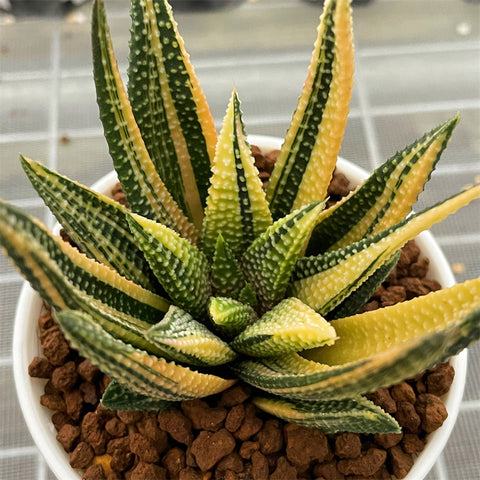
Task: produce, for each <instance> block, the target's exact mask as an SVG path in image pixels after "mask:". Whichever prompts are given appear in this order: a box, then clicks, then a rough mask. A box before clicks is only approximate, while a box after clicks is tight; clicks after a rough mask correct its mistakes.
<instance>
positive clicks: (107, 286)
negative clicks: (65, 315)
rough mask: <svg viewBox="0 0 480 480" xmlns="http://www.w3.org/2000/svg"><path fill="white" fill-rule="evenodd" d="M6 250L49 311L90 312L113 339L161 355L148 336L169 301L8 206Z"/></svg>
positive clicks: (1, 228)
mask: <svg viewBox="0 0 480 480" xmlns="http://www.w3.org/2000/svg"><path fill="white" fill-rule="evenodd" d="M0 245H2V246H3V247H4V249H5V251H6V253H7V255H9V256H10V257H11V259H12V261H13V262H14V264H15V265H16V266H17V268H18V269H19V270H20V272H21V273H22V274H23V275H24V277H25V278H26V279H27V280H28V281H29V282H30V284H31V285H32V287H33V288H34V289H35V290H36V291H37V292H38V293H39V294H40V296H41V297H42V298H43V299H44V300H45V301H46V302H47V303H48V304H49V305H52V306H54V307H55V308H57V309H66V308H69V309H83V310H86V311H88V312H89V313H90V314H91V315H92V316H94V317H95V319H96V321H98V322H99V323H100V324H101V325H102V326H104V328H106V329H107V330H108V331H110V332H111V333H112V334H113V335H115V336H117V337H120V338H123V339H124V340H125V341H129V342H131V343H133V344H134V345H137V346H138V347H139V348H144V349H146V350H149V351H153V352H155V353H160V351H159V349H158V348H157V347H155V346H154V345H152V344H151V343H150V342H148V341H147V340H146V339H145V338H144V332H145V331H146V329H148V328H149V327H150V325H151V324H153V323H156V322H158V320H159V319H160V318H162V317H163V315H164V313H165V312H166V311H167V310H168V307H169V303H168V301H166V300H165V299H163V298H162V297H159V296H158V295H156V294H154V293H152V292H150V291H148V290H145V289H144V288H142V287H140V286H138V285H136V284H134V283H133V282H131V281H128V280H126V279H125V278H124V277H122V276H120V275H119V274H118V273H117V272H115V271H114V270H112V269H110V268H108V267H106V266H104V265H102V264H100V263H98V262H96V261H95V260H92V259H90V258H88V257H86V256H85V255H84V254H82V253H80V252H79V251H78V250H77V249H76V248H74V247H71V246H70V245H69V244H67V243H65V242H64V241H63V240H61V239H60V238H59V237H54V236H53V235H52V234H51V233H50V232H49V231H48V230H47V229H46V227H45V226H44V225H42V224H41V223H40V222H38V221H37V220H35V219H33V218H31V217H29V216H28V215H26V214H25V213H23V212H22V211H20V210H18V209H16V208H15V207H13V206H10V205H8V204H4V203H3V202H2V201H0Z"/></svg>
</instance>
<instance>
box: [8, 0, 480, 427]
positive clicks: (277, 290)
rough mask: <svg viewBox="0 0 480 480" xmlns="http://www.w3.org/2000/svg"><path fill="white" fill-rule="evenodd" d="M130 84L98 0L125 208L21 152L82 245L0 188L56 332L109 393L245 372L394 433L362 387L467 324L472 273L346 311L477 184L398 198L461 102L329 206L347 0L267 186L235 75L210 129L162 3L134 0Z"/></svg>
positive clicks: (140, 394)
mask: <svg viewBox="0 0 480 480" xmlns="http://www.w3.org/2000/svg"><path fill="white" fill-rule="evenodd" d="M131 17H132V27H131V43H130V58H129V68H128V78H129V81H128V88H125V87H124V86H123V83H122V80H121V75H120V72H119V69H118V67H117V63H116V60H115V57H114V52H113V47H112V43H111V38H110V34H109V29H108V25H107V21H106V13H105V8H104V5H103V3H102V1H101V0H96V1H95V3H94V5H93V21H92V42H93V63H94V79H95V85H96V90H97V101H98V106H99V109H100V117H101V120H102V123H103V126H104V131H105V137H106V140H107V143H108V146H109V150H110V154H111V157H112V159H113V163H114V167H115V170H116V171H117V173H118V178H119V181H120V183H121V185H122V188H123V191H124V192H125V195H126V198H127V199H128V203H129V206H130V208H126V207H125V206H123V205H121V204H120V203H117V202H116V201H114V200H112V199H111V198H110V197H108V196H107V195H104V194H102V193H96V192H94V191H92V190H91V189H89V188H87V187H85V186H82V185H80V184H78V183H76V182H74V181H72V180H69V179H68V178H66V177H64V176H62V175H60V174H59V173H56V172H54V171H51V170H49V169H48V168H46V167H45V166H42V165H41V164H40V163H38V162H35V161H33V160H30V159H28V158H25V157H23V156H21V158H20V161H21V165H22V167H23V168H24V170H25V172H26V174H27V176H28V178H29V179H30V181H31V182H32V184H33V186H34V187H35V189H36V190H37V191H38V193H39V195H40V196H41V197H42V198H43V199H44V201H45V203H46V204H47V205H48V207H49V208H50V209H51V211H52V212H53V214H54V215H55V216H56V218H57V219H58V221H59V222H60V223H61V224H62V226H63V228H64V229H65V230H66V232H67V233H68V235H69V236H70V237H71V238H72V239H73V241H74V242H75V244H76V247H75V246H71V245H70V244H68V243H66V242H64V241H62V240H61V239H60V237H58V236H55V235H53V234H52V233H50V232H49V231H48V230H47V228H46V227H45V226H44V225H42V224H40V222H38V221H37V220H35V219H33V218H31V217H29V216H28V215H27V214H25V213H24V212H22V211H21V210H19V209H17V208H15V207H13V206H11V205H9V204H7V203H5V202H3V201H2V202H1V203H0V243H1V245H2V246H3V249H4V251H5V252H6V254H7V255H8V256H10V257H11V259H12V260H13V262H14V263H15V264H16V266H17V267H18V268H19V270H20V271H21V272H22V273H23V275H24V276H25V277H26V278H27V280H28V281H29V282H30V283H31V285H32V286H33V287H34V288H35V289H36V290H37V291H38V292H39V294H40V295H41V297H42V298H43V299H44V300H45V301H46V302H47V303H48V304H50V305H52V306H53V307H54V311H55V316H56V319H57V321H58V323H59V324H60V326H61V328H62V330H63V332H64V333H65V335H66V337H67V338H68V339H69V340H70V342H71V343H72V345H73V346H74V347H76V348H78V350H79V352H80V353H81V354H82V355H83V356H86V357H88V358H90V360H91V361H92V362H93V363H94V364H96V365H97V366H98V367H99V368H100V369H101V370H102V371H103V372H104V373H106V374H107V375H109V376H110V377H111V379H112V383H111V384H110V385H109V387H108V388H107V390H106V391H105V394H104V396H103V399H102V402H103V403H104V405H105V406H107V407H110V408H117V409H147V410H158V409H161V408H165V407H168V406H170V405H171V404H172V402H178V401H181V400H184V399H192V398H197V397H204V396H208V395H212V394H216V393H218V392H221V391H223V390H225V389H227V388H228V387H230V386H231V385H233V384H234V383H235V382H238V381H243V382H246V383H248V384H250V385H252V386H253V387H254V391H255V397H254V403H255V404H256V405H257V406H258V407H259V408H261V409H263V410H265V411H266V412H269V413H271V414H273V415H276V416H278V417H280V418H283V419H287V420H289V421H293V422H297V423H299V424H303V425H308V426H315V427H318V428H321V429H322V430H324V431H325V432H336V431H353V432H367V433H368V432H382V433H387V432H398V431H399V430H400V427H399V425H398V424H397V422H396V421H395V419H394V418H393V417H391V416H390V415H388V414H387V413H385V412H384V411H383V410H382V409H381V408H379V407H377V406H376V405H374V404H373V403H372V402H370V401H369V400H367V399H366V398H365V397H364V396H362V394H365V393H367V392H370V391H373V390H376V389H378V388H380V387H385V386H389V385H391V384H393V383H395V382H398V381H401V380H403V379H405V378H408V377H410V376H413V375H415V374H417V373H418V372H420V371H422V370H424V369H426V368H428V367H430V366H432V365H434V364H436V363H438V362H441V361H444V360H445V359H447V358H449V357H450V356H451V355H454V354H456V353H458V352H459V351H460V350H462V349H463V348H464V347H466V346H468V345H469V344H471V343H472V342H474V341H476V340H478V338H479V336H480V278H477V279H474V280H470V281H467V282H465V283H463V284H458V285H456V286H454V287H451V288H448V289H444V290H441V291H437V292H433V293H430V294H428V295H425V296H423V297H419V298H415V299H413V300H409V301H406V302H403V303H401V304H397V305H395V306H392V307H386V308H383V309H379V310H376V311H372V312H364V313H360V314H359V313H357V312H358V311H359V310H360V308H361V307H362V305H363V304H364V303H365V302H366V301H367V300H368V299H369V298H370V296H371V294H372V292H373V291H374V290H375V289H376V288H377V287H378V285H379V284H380V283H381V282H382V281H383V280H384V279H385V277H386V276H387V275H388V274H389V272H390V271H391V269H392V268H393V267H394V265H395V264H396V262H397V260H398V258H399V251H400V249H401V248H402V246H403V245H404V244H405V243H406V242H407V241H409V240H411V239H413V238H414V237H415V236H416V235H417V234H418V233H420V232H421V231H422V230H425V229H428V228H429V227H430V226H431V225H433V224H434V223H436V222H438V221H441V220H442V219H443V218H445V217H446V216H447V215H449V214H451V213H453V212H454V211H456V210H457V209H458V208H460V207H462V206H464V205H466V204H467V203H469V202H470V201H471V200H473V199H475V198H477V197H479V196H480V186H479V185H477V186H473V187H471V188H469V189H468V190H465V191H462V192H461V193H459V194H457V195H455V196H453V197H451V198H449V199H447V200H445V201H443V202H441V203H438V204H436V205H434V206H432V207H430V208H427V209H426V210H424V211H422V212H419V213H415V214H411V209H412V205H413V204H414V203H415V202H416V199H417V197H418V195H419V193H420V192H421V191H422V190H423V187H424V184H425V183H426V182H427V181H428V180H429V178H430V175H431V172H432V171H433V169H434V168H435V166H436V163H437V161H438V160H439V158H440V155H441V153H442V152H443V150H444V149H445V147H446V145H447V143H448V141H449V139H450V136H451V134H452V132H453V129H454V128H455V126H456V124H457V122H458V120H459V117H458V116H455V117H454V118H452V119H450V120H448V121H446V122H445V123H443V124H441V125H439V126H438V127H436V128H434V129H433V130H431V131H430V132H428V133H426V134H425V135H424V136H423V137H421V138H419V139H418V140H416V141H414V142H413V143H412V144H411V145H409V146H407V147H406V148H405V149H404V150H402V151H400V152H397V153H396V154H395V155H393V156H392V157H391V158H389V159H388V160H387V161H386V162H385V163H384V165H382V166H381V167H379V168H378V169H376V170H375V171H374V172H373V173H372V174H371V176H370V177H369V178H368V179H367V180H366V181H365V182H364V183H363V184H362V185H361V186H359V187H358V188H356V189H355V190H353V191H352V192H351V193H350V194H349V195H348V196H347V197H345V198H344V199H343V200H341V201H340V202H338V203H337V204H335V205H334V206H332V207H330V208H325V203H326V195H327V187H328V184H329V182H330V180H331V178H332V174H333V172H334V169H335V166H336V161H337V155H338V152H339V150H340V146H341V141H342V137H343V134H344V130H345V125H346V121H347V116H348V108H349V107H348V105H349V101H350V96H351V89H352V84H353V40H352V15H351V7H350V3H349V1H348V0H327V1H326V2H325V6H324V10H323V13H322V15H321V17H320V24H319V27H318V37H317V40H316V42H315V46H314V51H313V54H312V60H311V64H310V67H309V71H308V75H307V79H306V81H305V84H304V87H303V91H302V92H301V95H300V98H299V102H298V106H297V108H296V110H295V112H294V115H293V119H292V123H291V126H290V127H289V129H288V132H287V134H286V137H285V141H284V143H283V146H282V148H281V152H280V154H279V157H278V159H277V161H276V164H275V167H274V170H273V173H272V176H271V179H270V182H269V184H268V187H267V189H266V190H264V189H263V187H262V182H261V181H260V179H259V177H258V171H257V169H256V167H255V164H254V160H253V157H252V154H251V150H250V146H249V144H248V143H247V137H246V133H245V129H244V125H243V123H242V115H241V111H240V101H239V98H238V94H237V92H236V91H235V90H234V91H233V93H232V96H231V99H230V102H229V104H228V108H227V111H226V115H225V118H224V122H223V126H222V129H221V132H220V133H219V135H218V138H217V133H216V130H215V126H214V123H213V120H212V116H211V114H210V111H209V108H208V105H207V102H206V99H205V96H204V95H203V93H202V90H201V88H200V85H199V82H198V79H197V77H196V76H195V72H194V69H193V67H192V65H191V63H190V60H189V56H188V54H187V53H186V50H185V47H184V43H183V40H182V38H181V37H180V35H179V33H178V30H177V25H176V23H175V21H174V19H173V16H172V10H171V8H170V6H169V5H168V4H167V2H166V1H165V0H133V1H132V5H131Z"/></svg>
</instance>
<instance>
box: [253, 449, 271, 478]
mask: <svg viewBox="0 0 480 480" xmlns="http://www.w3.org/2000/svg"><path fill="white" fill-rule="evenodd" d="M268 473H269V469H268V461H267V458H266V457H265V455H263V454H262V453H260V452H258V451H257V452H255V453H254V454H253V455H252V476H253V480H264V479H265V478H268Z"/></svg>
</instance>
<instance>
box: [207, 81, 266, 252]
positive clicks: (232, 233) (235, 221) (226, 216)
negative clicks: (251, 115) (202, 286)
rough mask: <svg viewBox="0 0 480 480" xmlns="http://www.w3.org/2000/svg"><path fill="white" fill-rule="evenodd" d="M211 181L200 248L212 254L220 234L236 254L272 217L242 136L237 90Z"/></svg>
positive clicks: (223, 127) (221, 136) (228, 110)
mask: <svg viewBox="0 0 480 480" xmlns="http://www.w3.org/2000/svg"><path fill="white" fill-rule="evenodd" d="M211 182H212V185H211V186H210V188H209V190H208V198H207V208H206V210H205V219H204V223H203V237H202V241H203V249H204V251H205V252H207V253H208V254H213V252H214V250H215V245H216V243H217V238H218V235H219V234H221V235H222V236H223V238H224V239H225V241H226V242H227V243H228V245H229V247H230V248H231V249H232V251H233V253H234V255H235V256H238V255H239V254H241V253H243V252H244V251H245V249H246V248H247V247H248V246H249V245H250V244H251V243H252V242H253V240H255V238H257V237H258V236H259V235H260V234H261V233H263V232H264V231H265V230H266V229H267V227H268V226H270V225H271V224H272V217H271V215H270V210H269V208H268V203H267V201H266V198H265V192H264V190H263V188H262V182H261V181H260V179H259V178H258V170H257V167H255V161H254V159H253V157H252V154H251V152H250V147H249V145H248V144H247V141H246V138H245V132H244V126H243V122H242V116H241V112H240V101H239V99H238V96H237V93H236V91H234V92H233V94H232V97H231V99H230V103H229V106H228V109H227V113H226V115H225V118H224V120H223V126H222V131H221V132H220V136H219V138H218V143H217V150H216V152H215V159H214V162H213V168H212V178H211Z"/></svg>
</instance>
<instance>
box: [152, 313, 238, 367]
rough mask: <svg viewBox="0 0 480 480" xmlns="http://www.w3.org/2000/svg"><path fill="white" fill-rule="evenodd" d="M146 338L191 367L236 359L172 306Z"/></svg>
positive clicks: (217, 340) (228, 349)
mask: <svg viewBox="0 0 480 480" xmlns="http://www.w3.org/2000/svg"><path fill="white" fill-rule="evenodd" d="M147 338H148V339H149V340H151V341H152V342H153V343H158V344H160V346H161V347H162V348H165V349H167V351H168V352H169V354H170V357H171V358H173V359H174V360H176V361H179V362H183V363H188V364H191V365H201V366H208V365H210V366H214V365H222V364H224V363H228V362H230V361H232V360H233V359H234V358H235V357H236V356H237V355H236V353H235V352H234V351H233V350H232V349H231V348H230V347H229V346H228V345H227V344H226V343H225V342H224V341H223V340H221V339H220V338H218V337H217V336H216V335H214V334H213V333H212V332H211V331H210V330H209V329H208V328H207V327H206V326H205V325H203V324H202V323H200V322H197V321H196V320H195V319H194V318H193V317H192V316H191V315H190V314H189V313H187V312H185V311H183V310H182V309H180V308H178V307H175V306H173V305H172V306H171V307H170V308H169V310H168V312H167V313H166V314H165V316H164V317H163V319H162V320H161V321H160V322H159V323H157V324H156V325H153V326H152V327H151V328H150V329H149V330H148V332H147Z"/></svg>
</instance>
